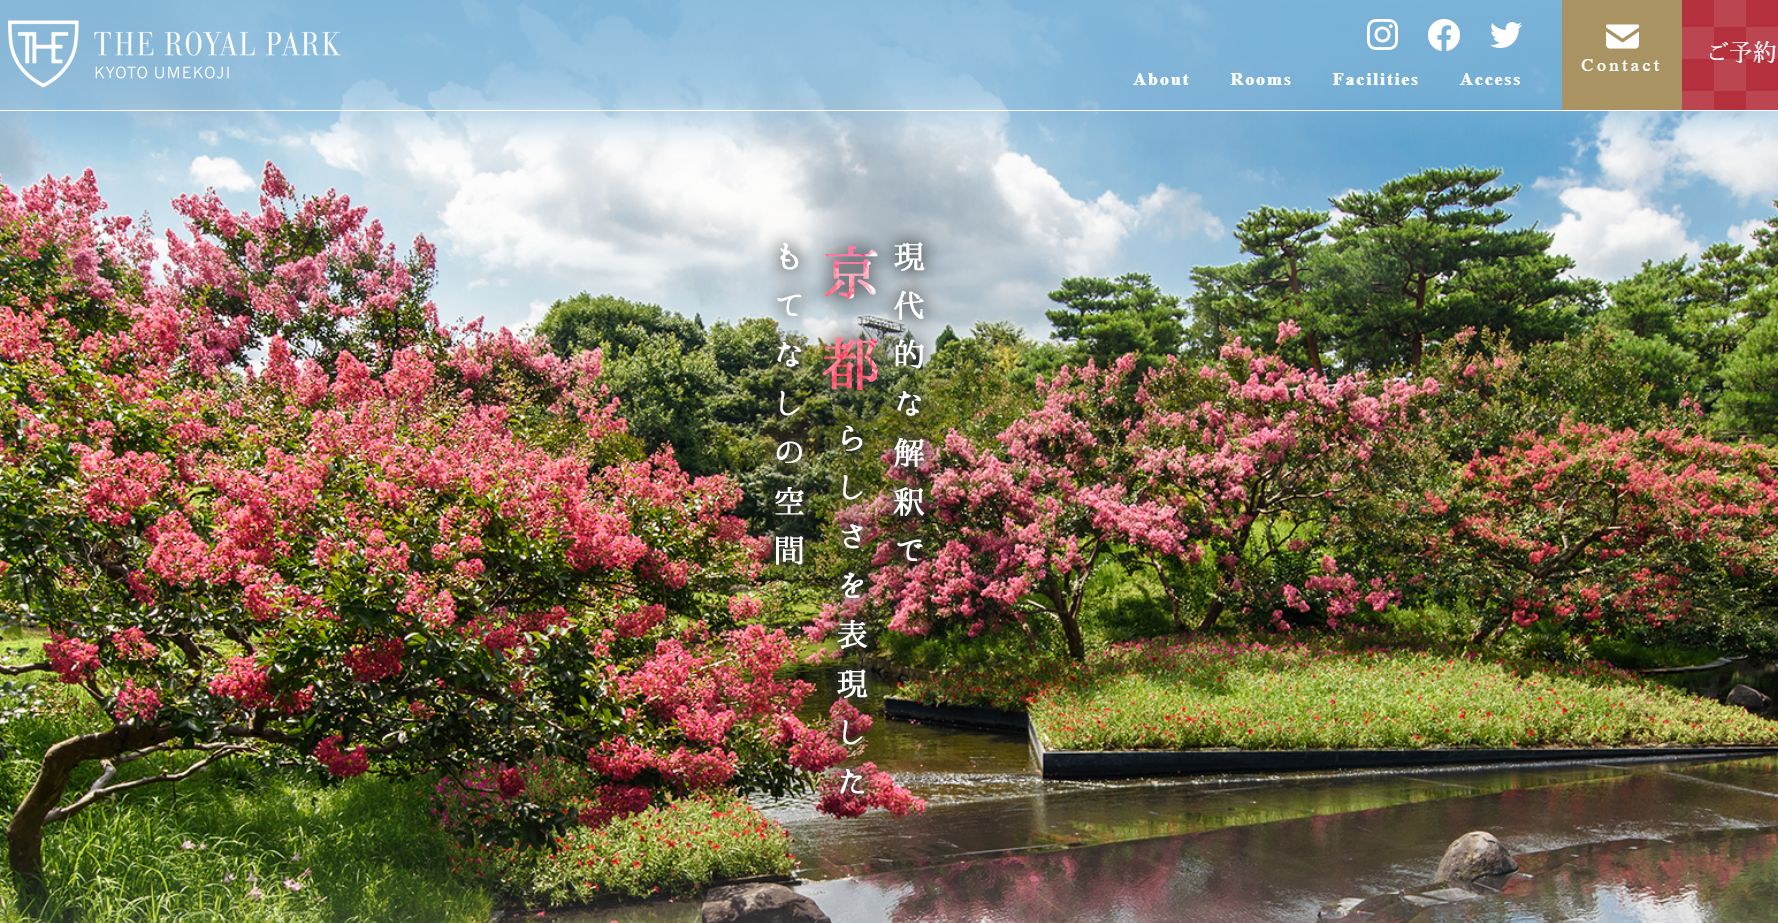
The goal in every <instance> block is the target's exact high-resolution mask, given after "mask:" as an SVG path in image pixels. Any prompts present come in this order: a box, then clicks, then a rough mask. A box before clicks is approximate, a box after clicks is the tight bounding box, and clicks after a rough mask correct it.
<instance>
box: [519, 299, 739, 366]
mask: <svg viewBox="0 0 1778 923" xmlns="http://www.w3.org/2000/svg"><path fill="white" fill-rule="evenodd" d="M537 333H538V335H540V336H542V337H543V338H544V339H546V340H548V341H549V346H550V350H551V351H552V352H554V353H555V354H556V355H558V356H570V355H573V354H574V353H577V352H580V351H581V350H584V349H593V348H595V347H598V348H603V349H604V350H605V351H606V354H607V355H610V354H612V353H627V352H630V351H632V350H635V349H637V348H639V347H641V346H642V344H643V342H644V341H645V340H648V339H650V338H652V337H657V336H670V337H672V338H673V339H676V340H678V341H679V342H680V345H681V347H682V348H684V349H697V348H698V347H700V346H703V345H704V329H703V325H702V324H701V323H699V322H697V321H695V320H691V319H688V318H686V317H685V316H683V315H680V314H677V313H674V312H672V311H669V310H667V309H665V308H663V307H661V306H660V305H658V304H648V303H645V302H641V301H631V300H630V299H628V298H619V297H618V296H616V295H589V294H587V293H586V292H581V293H580V294H578V295H575V296H574V297H572V298H564V299H562V300H560V301H557V302H556V303H555V304H552V305H550V307H549V313H547V314H545V315H544V317H543V320H542V322H540V323H539V324H538V325H537Z"/></svg>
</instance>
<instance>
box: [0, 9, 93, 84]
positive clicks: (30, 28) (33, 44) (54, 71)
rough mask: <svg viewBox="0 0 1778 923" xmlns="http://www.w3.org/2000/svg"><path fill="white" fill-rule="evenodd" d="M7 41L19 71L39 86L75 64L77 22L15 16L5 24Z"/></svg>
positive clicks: (78, 37) (52, 80)
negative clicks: (18, 17)
mask: <svg viewBox="0 0 1778 923" xmlns="http://www.w3.org/2000/svg"><path fill="white" fill-rule="evenodd" d="M6 44H7V47H8V48H9V49H10V50H11V51H12V63H14V64H16V65H18V69H19V72H20V73H22V74H24V75H25V76H26V77H27V78H29V79H30V81H31V82H32V83H35V84H37V85H38V86H40V87H47V86H49V85H50V84H52V83H55V82H56V78H58V77H60V76H62V74H64V73H66V72H67V70H68V65H70V64H73V63H74V52H75V50H76V49H77V48H79V46H80V23H79V22H77V21H75V20H72V19H64V20H48V19H14V20H9V21H7V23H6Z"/></svg>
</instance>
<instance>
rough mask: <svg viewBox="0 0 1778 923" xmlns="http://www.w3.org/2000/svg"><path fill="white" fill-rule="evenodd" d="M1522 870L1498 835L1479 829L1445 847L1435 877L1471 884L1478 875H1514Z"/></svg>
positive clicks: (1450, 882) (1436, 879)
mask: <svg viewBox="0 0 1778 923" xmlns="http://www.w3.org/2000/svg"><path fill="white" fill-rule="evenodd" d="M1518 869H1519V864H1518V863H1517V862H1514V861H1513V857H1512V856H1510V855H1507V852H1506V847H1504V846H1502V845H1500V841H1499V840H1497V839H1495V838H1494V834H1492V833H1486V832H1484V831H1481V830H1476V831H1472V832H1470V833H1465V834H1464V835H1462V836H1460V837H1458V838H1457V840H1456V842H1454V843H1452V844H1451V845H1450V847H1449V848H1447V849H1446V850H1445V857H1444V858H1443V859H1440V860H1439V863H1438V873H1437V874H1436V875H1434V876H1433V880H1434V881H1442V882H1447V883H1449V884H1468V883H1469V882H1472V881H1475V880H1476V879H1478V878H1487V877H1490V876H1493V875H1510V874H1512V873H1513V872H1516V871H1518Z"/></svg>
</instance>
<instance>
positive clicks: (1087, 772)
mask: <svg viewBox="0 0 1778 923" xmlns="http://www.w3.org/2000/svg"><path fill="white" fill-rule="evenodd" d="M1027 725H1028V729H1029V734H1030V738H1031V753H1032V755H1033V756H1034V757H1035V758H1036V760H1037V767H1038V771H1039V773H1040V774H1041V775H1042V776H1043V778H1045V779H1129V778H1137V777H1143V776H1198V775H1220V774H1224V773H1271V772H1326V771H1330V770H1340V769H1415V768H1437V767H1448V766H1470V767H1489V766H1496V767H1510V766H1526V765H1540V766H1547V765H1559V764H1564V763H1568V764H1574V763H1610V762H1652V761H1661V760H1695V759H1735V758H1744V757H1756V756H1771V755H1773V754H1778V747H1590V748H1589V747H1560V748H1558V747H1549V748H1510V747H1508V748H1482V747H1476V748H1469V749H1447V750H1436V749H1435V750H1049V749H1046V748H1045V747H1044V746H1043V738H1042V735H1040V734H1038V732H1037V723H1036V722H1034V721H1027Z"/></svg>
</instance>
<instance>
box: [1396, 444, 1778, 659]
mask: <svg viewBox="0 0 1778 923" xmlns="http://www.w3.org/2000/svg"><path fill="white" fill-rule="evenodd" d="M1775 461H1778V459H1775V458H1774V456H1773V454H1772V452H1771V450H1770V449H1767V448H1764V447H1762V446H1758V445H1754V444H1727V443H1721V442H1715V441H1712V440H1710V439H1707V438H1704V437H1702V436H1699V435H1696V434H1692V433H1688V432H1685V431H1683V430H1680V429H1675V428H1666V429H1656V430H1650V431H1646V432H1639V431H1636V430H1633V429H1613V428H1610V427H1605V426H1598V425H1592V424H1585V423H1573V422H1564V423H1562V424H1561V425H1560V426H1558V427H1556V428H1555V430H1554V431H1553V432H1550V433H1548V434H1537V433H1525V434H1523V435H1521V436H1519V437H1518V438H1517V439H1515V440H1514V441H1513V442H1512V443H1511V444H1509V445H1507V446H1505V447H1503V448H1501V449H1499V450H1498V451H1495V452H1492V453H1488V454H1485V455H1484V454H1478V455H1476V456H1475V457H1474V458H1473V459H1471V460H1470V461H1469V462H1467V463H1465V464H1462V465H1460V466H1459V467H1458V468H1457V470H1456V473H1455V476H1454V477H1453V478H1452V479H1451V482H1450V483H1448V484H1446V485H1443V486H1440V487H1438V488H1435V489H1430V490H1427V491H1426V492H1425V495H1424V497H1423V498H1422V502H1421V504H1420V508H1419V510H1418V514H1419V518H1420V520H1421V522H1422V523H1423V524H1424V525H1425V528H1424V531H1423V532H1422V534H1423V536H1424V545H1423V555H1424V560H1425V562H1426V566H1427V569H1428V571H1429V573H1430V574H1432V575H1433V578H1434V579H1435V580H1436V581H1437V582H1438V583H1439V584H1441V585H1442V586H1443V587H1444V588H1446V589H1447V590H1451V591H1455V592H1460V593H1463V594H1465V595H1467V596H1468V597H1469V598H1473V599H1480V600H1489V601H1491V605H1490V607H1489V610H1488V612H1487V614H1486V615H1485V617H1484V619H1483V621H1482V624H1481V626H1480V629H1479V630H1478V631H1477V633H1476V636H1475V640H1476V641H1477V642H1485V641H1489V640H1492V639H1494V638H1497V637H1499V636H1501V635H1502V634H1503V633H1504V632H1506V631H1507V630H1508V629H1510V628H1512V627H1514V626H1518V627H1520V628H1527V629H1528V628H1531V627H1532V626H1534V625H1535V626H1540V627H1542V628H1543V629H1546V630H1554V631H1563V632H1571V633H1584V632H1600V631H1605V630H1608V629H1609V628H1610V627H1611V626H1613V625H1617V624H1623V623H1625V622H1627V621H1641V622H1646V623H1652V624H1656V625H1659V624H1665V623H1669V622H1673V621H1677V620H1680V619H1683V618H1685V617H1687V616H1688V615H1689V614H1690V613H1692V612H1694V611H1695V610H1697V609H1699V608H1700V607H1710V608H1717V609H1721V608H1723V607H1725V606H1726V607H1733V606H1737V605H1739V606H1741V607H1743V608H1746V607H1748V606H1750V605H1753V604H1754V602H1753V601H1754V600H1756V599H1757V598H1758V595H1757V594H1758V592H1759V590H1760V588H1762V587H1763V588H1768V590H1769V588H1770V587H1772V586H1773V585H1774V584H1775V583H1778V473H1775V472H1774V463H1775ZM1750 591H1751V592H1750Z"/></svg>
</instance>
